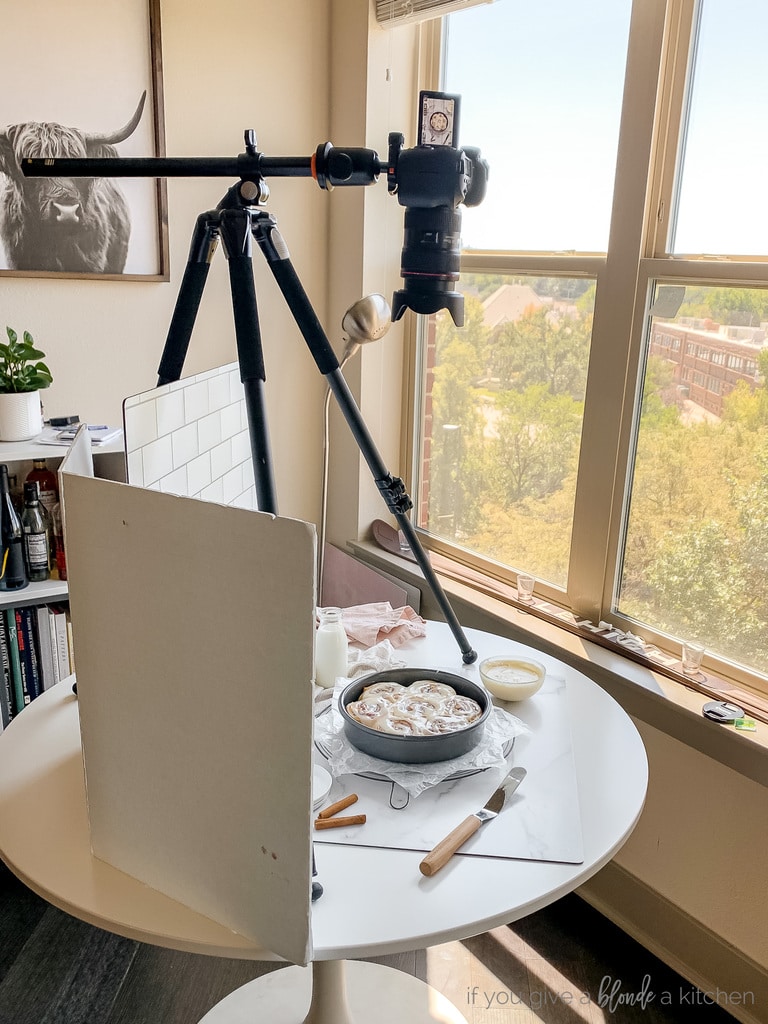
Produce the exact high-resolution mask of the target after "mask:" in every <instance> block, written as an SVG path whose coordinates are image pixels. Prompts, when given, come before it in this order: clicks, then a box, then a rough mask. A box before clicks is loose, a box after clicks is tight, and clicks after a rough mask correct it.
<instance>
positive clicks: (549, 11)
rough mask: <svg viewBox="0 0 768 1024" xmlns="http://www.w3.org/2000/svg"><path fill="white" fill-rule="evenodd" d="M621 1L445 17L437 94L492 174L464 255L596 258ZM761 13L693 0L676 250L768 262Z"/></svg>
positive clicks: (766, 68) (623, 29)
mask: <svg viewBox="0 0 768 1024" xmlns="http://www.w3.org/2000/svg"><path fill="white" fill-rule="evenodd" d="M630 7H631V4H630V0H583V2H582V3H576V2H574V0H496V2H495V3H492V4H481V5H480V6H479V7H475V8H471V9H470V10H467V11H462V12H460V13H457V14H454V15H451V16H450V18H449V22H448V25H449V27H448V47H447V60H446V71H445V81H444V85H443V88H444V89H445V90H446V91H448V92H456V93H459V94H460V95H461V97H462V108H461V127H460V138H459V143H460V145H465V146H478V147H479V148H480V150H481V152H482V154H483V156H484V157H485V158H486V159H487V160H488V162H489V164H490V176H489V183H488V195H487V197H486V199H485V201H484V202H483V203H482V204H481V205H480V206H479V207H477V208H475V209H472V210H465V209H463V208H462V209H463V230H462V236H463V243H464V246H465V247H468V248H499V249H533V250H544V251H559V250H574V249H575V250H578V251H582V252H591V251H595V252H604V251H605V249H606V247H607V241H608V231H609V224H610V212H611V198H612V189H613V177H614V173H615V164H616V146H617V140H618V130H619V118H620V114H621V101H622V90H623V84H624V65H625V61H626V49H627V36H628V31H629V19H630ZM767 39H768V3H766V2H765V0H703V4H702V17H701V28H700V36H699V45H698V56H697V64H696V76H695V84H694V89H693V93H692V100H691V108H690V109H691V116H690V120H689V127H688V134H687V141H686V149H685V159H684V161H683V164H682V173H681V177H680V181H681V190H680V205H679V217H678V221H677V233H676V238H675V244H674V246H673V251H675V252H678V253H685V252H688V253H697V252H702V253H738V254H743V255H749V254H756V253H761V252H768V201H766V200H764V198H763V196H764V193H765V191H766V189H765V179H766V171H765V168H766V162H767V160H768V133H766V131H765V129H764V121H765V112H766V110H768V61H767V60H766V59H765V48H766V47H765V44H766V40H767Z"/></svg>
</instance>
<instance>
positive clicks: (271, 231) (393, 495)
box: [254, 215, 477, 664]
mask: <svg viewBox="0 0 768 1024" xmlns="http://www.w3.org/2000/svg"><path fill="white" fill-rule="evenodd" d="M254 236H255V238H256V240H257V242H258V243H259V246H260V247H261V250H262V252H263V253H264V255H265V257H266V259H267V263H268V264H269V267H270V270H271V271H272V273H273V275H274V277H275V280H276V281H277V284H278V286H279V288H280V291H281V292H282V294H283V297H284V299H285V301H286V302H287V304H288V308H289V309H290V310H291V313H292V314H293V317H294V319H295V320H296V323H297V325H298V327H299V330H300V331H301V333H302V335H303V336H304V340H305V341H306V343H307V346H308V347H309V350H310V352H311V353H312V357H313V359H314V360H315V363H316V364H317V367H318V369H319V370H320V372H321V373H322V374H323V376H324V377H325V379H326V380H327V381H328V387H329V388H330V389H331V391H332V392H333V395H334V398H335V399H336V401H337V402H338V404H339V407H340V409H341V411H342V414H343V415H344V419H345V420H346V421H347V425H348V426H349V429H350V430H351V431H352V435H353V437H354V439H355V441H356V442H357V445H358V447H359V448H360V451H361V453H362V455H363V458H364V459H365V461H366V463H367V464H368V468H369V469H370V471H371V473H372V474H373V479H374V481H375V483H376V486H377V487H378V488H379V490H380V491H381V494H382V497H383V498H384V500H385V501H386V503H387V506H388V508H389V510H390V511H391V512H392V513H393V515H394V516H395V518H396V519H397V522H398V524H399V525H400V527H401V529H402V530H403V533H404V534H405V536H406V539H407V540H408V543H409V544H410V546H411V551H412V552H413V555H414V558H415V559H416V561H417V563H418V565H419V567H420V568H421V571H422V572H423V573H424V578H425V580H426V581H427V584H428V586H429V588H430V590H431V591H432V594H433V595H434V598H435V600H436V601H437V603H438V605H439V606H440V610H441V611H442V613H443V615H444V616H445V620H446V622H447V623H448V625H449V626H450V628H451V632H452V633H453V635H454V636H455V638H456V642H457V643H458V645H459V648H460V649H461V653H462V658H463V660H464V662H465V663H466V664H470V663H471V662H473V661H475V660H476V659H477V652H476V651H474V650H473V649H472V645H471V644H470V642H469V640H468V639H467V637H466V635H465V633H464V630H463V629H462V627H461V624H460V623H459V620H458V619H457V617H456V613H455V612H454V610H453V608H452V607H451V605H450V602H449V601H448V598H447V596H446V594H445V591H444V590H443V588H442V585H441V583H440V581H439V580H438V578H437V576H436V574H435V571H434V569H433V568H432V563H431V562H430V561H429V558H428V557H427V553H426V551H425V550H424V548H423V546H422V544H421V541H420V540H419V536H418V534H417V533H416V531H415V530H414V528H413V525H412V523H411V521H410V519H408V517H407V516H406V514H405V513H406V512H407V511H408V510H409V509H410V508H412V507H413V502H412V501H411V499H410V498H409V497H408V495H407V494H406V492H405V488H404V487H403V483H402V481H401V480H399V479H398V478H397V477H393V476H392V474H391V473H390V472H389V470H388V469H387V467H386V466H385V464H384V461H383V459H382V458H381V455H380V454H379V452H378V451H377V449H376V446H375V444H374V443H373V439H372V438H371V435H370V433H369V431H368V428H367V426H366V425H365V421H364V420H363V417H362V414H361V412H360V410H359V409H358V407H357V404H356V402H355V399H354V397H353V395H352V393H351V392H350V390H349V387H348V386H347V382H346V380H345V379H344V375H343V374H342V372H341V370H340V368H339V361H338V359H337V358H336V354H335V353H334V351H333V348H332V346H331V343H330V342H329V341H328V338H327V337H326V335H325V332H324V331H323V328H322V326H321V325H320V321H319V320H318V319H317V315H316V314H315V311H314V310H313V308H312V304H311V303H310V301H309V298H308V297H307V294H306V292H305V291H304V288H303V287H302V284H301V282H300V281H299V278H298V276H297V274H296V271H295V270H294V268H293V264H292V263H291V261H290V257H289V256H288V252H287V249H286V246H285V243H284V242H283V239H282V237H281V236H280V233H279V232H278V231H277V228H276V226H275V223H274V220H273V219H272V218H271V217H270V216H269V215H266V216H264V215H262V217H261V218H260V219H259V220H258V221H257V222H256V224H255V225H254Z"/></svg>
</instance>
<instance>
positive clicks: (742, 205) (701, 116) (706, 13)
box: [671, 0, 768, 256]
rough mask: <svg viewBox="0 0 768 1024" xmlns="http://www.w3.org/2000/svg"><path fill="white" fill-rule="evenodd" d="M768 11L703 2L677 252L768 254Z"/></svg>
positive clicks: (750, 4)
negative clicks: (767, 49) (765, 124)
mask: <svg viewBox="0 0 768 1024" xmlns="http://www.w3.org/2000/svg"><path fill="white" fill-rule="evenodd" d="M766 38H768V5H767V4H765V3H762V2H760V3H758V2H756V0H702V2H701V6H700V24H699V32H698V44H697V47H696V59H695V63H694V68H693V77H692V83H691V85H690V99H689V103H688V111H687V118H686V124H685V128H684V139H685V142H684V149H683V155H682V169H681V173H680V182H679V196H678V203H677V216H676V225H675V228H674V240H673V242H672V247H671V249H672V252H674V253H678V254H682V253H688V254H701V253H725V254H736V255H743V256H748V255H756V254H762V253H766V252H768V197H767V196H766V187H765V167H766V163H768V135H767V134H766V132H765V131H764V130H763V127H762V125H763V121H764V116H765V110H766V107H767V106H768V62H766V59H765V40H766Z"/></svg>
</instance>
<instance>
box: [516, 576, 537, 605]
mask: <svg viewBox="0 0 768 1024" xmlns="http://www.w3.org/2000/svg"><path fill="white" fill-rule="evenodd" d="M535 586H536V577H535V576H529V575H528V573H518V576H517V599H518V601H522V602H523V603H524V604H530V603H531V602H532V601H533V588H534V587H535Z"/></svg>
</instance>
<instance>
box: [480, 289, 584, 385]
mask: <svg viewBox="0 0 768 1024" xmlns="http://www.w3.org/2000/svg"><path fill="white" fill-rule="evenodd" d="M591 330H592V323H591V317H589V316H580V317H571V316H557V315H556V314H554V313H553V312H552V310H550V309H549V308H548V307H546V306H542V307H540V308H539V309H534V310H529V311H527V312H525V313H524V314H523V315H522V316H521V317H520V318H519V319H518V320H515V321H514V322H511V323H510V322H507V323H504V324H502V325H501V326H500V327H499V328H498V329H497V330H496V331H495V332H494V334H493V337H492V339H491V345H490V354H489V364H490V369H491V372H492V373H493V375H494V376H497V377H499V378H500V380H501V383H502V387H506V388H515V389H517V390H524V389H525V388H526V387H528V385H529V384H545V385H546V387H547V390H548V391H549V393H550V394H551V395H562V394H567V395H571V396H572V397H573V398H578V399H580V398H583V397H584V389H585V386H586V374H587V362H588V359H589V342H590V337H591Z"/></svg>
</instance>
